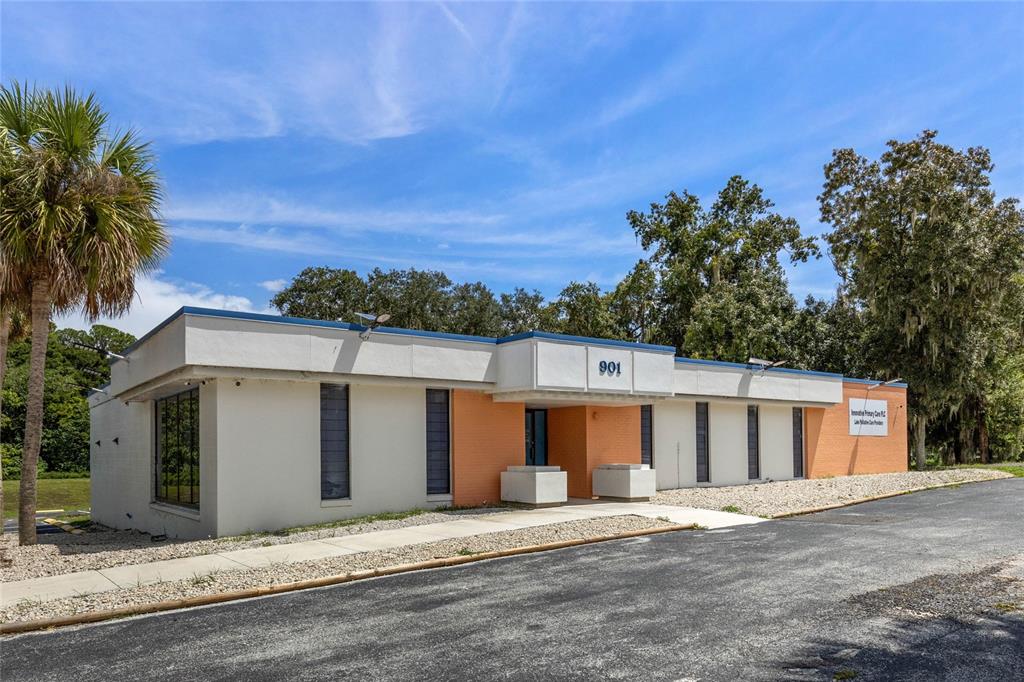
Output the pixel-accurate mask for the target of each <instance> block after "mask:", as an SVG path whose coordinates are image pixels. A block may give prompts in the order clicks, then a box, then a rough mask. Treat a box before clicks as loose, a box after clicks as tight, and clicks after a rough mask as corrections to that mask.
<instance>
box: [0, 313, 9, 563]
mask: <svg viewBox="0 0 1024 682" xmlns="http://www.w3.org/2000/svg"><path fill="white" fill-rule="evenodd" d="M10 334H11V313H10V312H8V311H7V310H3V311H0V416H3V413H4V410H3V404H4V375H5V374H6V373H7V338H8V337H9V336H10ZM2 423H3V420H2V419H0V424H2ZM2 442H3V434H2V433H0V443H2ZM3 508H4V467H3V462H2V461H0V538H2V537H3V534H4V513H3ZM4 563H5V561H4V557H0V565H2V564H4Z"/></svg>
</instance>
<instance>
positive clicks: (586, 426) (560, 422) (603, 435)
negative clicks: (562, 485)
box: [548, 405, 640, 497]
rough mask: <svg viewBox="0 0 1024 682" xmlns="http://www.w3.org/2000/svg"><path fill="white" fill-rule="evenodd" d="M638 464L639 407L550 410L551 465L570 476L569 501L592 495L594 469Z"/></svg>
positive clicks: (549, 454)
mask: <svg viewBox="0 0 1024 682" xmlns="http://www.w3.org/2000/svg"><path fill="white" fill-rule="evenodd" d="M639 463H640V407H639V406H630V407H597V406H593V405H591V406H588V407H559V408H555V409H550V410H548V464H551V465H553V466H560V467H562V469H563V470H564V471H566V472H567V475H568V476H567V478H568V492H569V497H591V496H592V495H593V472H594V467H597V466H599V465H601V464H639Z"/></svg>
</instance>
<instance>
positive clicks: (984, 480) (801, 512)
mask: <svg viewBox="0 0 1024 682" xmlns="http://www.w3.org/2000/svg"><path fill="white" fill-rule="evenodd" d="M1012 477H1013V476H1012V475H1011V476H1010V478H1012ZM1002 480H1004V479H1003V477H1002V476H1000V477H999V478H979V479H978V480H975V481H956V482H953V483H940V484H939V485H929V486H925V487H923V488H911V489H910V490H898V491H896V492H892V493H884V494H882V495H875V496H873V497H862V498H860V499H859V500H853V501H852V502H840V503H839V504H829V505H826V506H824V507H811V508H810V509H798V510H797V511H791V512H782V513H781V514H773V515H772V516H769V517H768V518H769V519H785V518H789V517H791V516H803V515H805V514H817V513H818V512H823V511H829V510H830V509H842V508H843V507H852V506H854V505H857V504H864V503H865V502H874V501H876V500H885V499H888V498H890V497H899V496H900V495H909V494H911V493H920V492H924V491H925V490H938V489H940V488H955V487H957V486H961V485H966V484H968V483H988V482H989V481H1002ZM0 632H2V630H0Z"/></svg>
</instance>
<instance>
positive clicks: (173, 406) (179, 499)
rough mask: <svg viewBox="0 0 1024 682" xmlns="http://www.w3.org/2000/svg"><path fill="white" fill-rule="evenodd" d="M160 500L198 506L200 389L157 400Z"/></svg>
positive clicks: (155, 496) (157, 462)
mask: <svg viewBox="0 0 1024 682" xmlns="http://www.w3.org/2000/svg"><path fill="white" fill-rule="evenodd" d="M155 469H156V481H155V483H156V492H155V493H154V495H153V498H154V499H155V500H156V501H158V502H166V503H168V504H175V505H184V506H187V507H195V508H196V509H198V508H199V388H198V387H197V388H193V389H191V390H189V391H185V392H184V393H179V394H177V395H172V396H169V397H167V398H160V399H159V400H157V401H156V467H155Z"/></svg>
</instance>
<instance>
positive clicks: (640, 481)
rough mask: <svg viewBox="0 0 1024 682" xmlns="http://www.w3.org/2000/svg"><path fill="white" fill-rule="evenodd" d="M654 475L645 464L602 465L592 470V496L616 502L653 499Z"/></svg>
mask: <svg viewBox="0 0 1024 682" xmlns="http://www.w3.org/2000/svg"><path fill="white" fill-rule="evenodd" d="M655 480H656V479H655V473H654V469H652V468H651V467H650V466H649V465H647V464H602V465H601V466H599V467H597V468H596V469H594V495H596V496H598V497H606V498H614V499H618V500H649V499H651V498H652V497H654V492H655Z"/></svg>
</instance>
